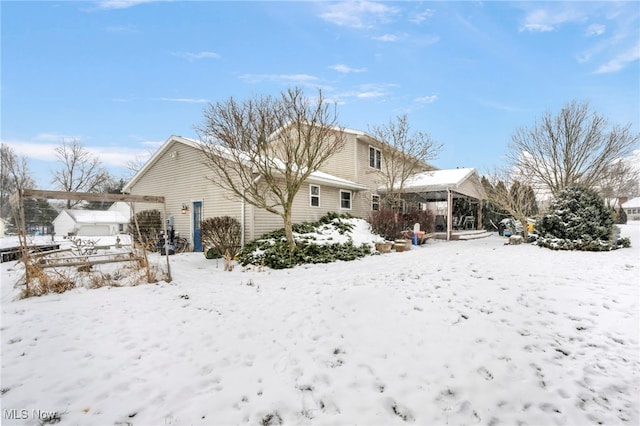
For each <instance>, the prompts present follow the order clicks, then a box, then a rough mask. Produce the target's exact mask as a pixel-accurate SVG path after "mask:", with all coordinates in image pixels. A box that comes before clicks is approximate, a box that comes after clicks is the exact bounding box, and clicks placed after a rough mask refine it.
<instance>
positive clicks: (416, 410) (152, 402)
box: [0, 222, 640, 425]
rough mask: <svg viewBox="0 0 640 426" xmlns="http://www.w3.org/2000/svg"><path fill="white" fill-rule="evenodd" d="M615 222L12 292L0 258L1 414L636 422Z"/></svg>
mask: <svg viewBox="0 0 640 426" xmlns="http://www.w3.org/2000/svg"><path fill="white" fill-rule="evenodd" d="M622 235H623V236H629V237H630V238H631V242H632V247H631V248H629V249H622V250H617V251H613V252H607V253H585V252H554V251H551V250H548V249H541V248H538V247H535V246H531V245H518V246H507V245H504V244H503V242H504V240H503V239H501V238H500V237H498V236H495V237H490V238H485V239H481V240H475V241H457V242H444V241H432V240H430V241H429V242H428V243H427V244H426V245H424V246H421V247H417V248H413V249H412V250H411V251H409V252H404V253H390V254H385V255H379V256H370V257H367V258H365V259H362V260H358V261H353V262H337V263H333V264H326V265H312V266H304V267H298V268H295V269H292V270H278V271H274V270H264V271H258V270H243V268H241V267H236V268H235V270H234V271H232V272H224V271H223V264H222V261H218V260H206V259H205V258H204V256H203V255H202V254H201V253H189V254H181V255H175V256H171V267H172V273H173V281H172V282H171V283H165V282H162V283H159V284H157V285H140V286H136V287H119V288H116V287H113V288H100V289H95V290H87V289H76V290H73V291H70V292H67V293H64V294H53V295H47V296H43V297H36V298H30V299H25V300H14V298H15V295H16V294H17V290H16V289H14V287H13V286H14V282H15V280H16V278H17V276H18V275H19V273H20V271H19V266H18V265H17V264H16V263H15V262H11V263H4V264H2V317H1V320H2V325H1V339H2V383H1V386H0V387H1V388H2V397H1V404H2V420H1V423H2V424H3V425H4V424H7V425H35V424H42V423H44V424H46V423H47V422H49V423H52V422H54V421H56V420H57V419H60V420H61V422H60V424H62V425H76V424H78V425H129V424H133V425H170V424H171V425H192V424H193V425H199V424H202V425H227V424H262V425H269V424H270V425H274V424H280V423H282V424H288V425H291V424H317V425H319V424H330V425H355V424H359V425H392V424H406V423H413V424H421V425H444V424H485V425H487V424H488V425H498V424H528V425H554V424H564V425H584V424H607V425H611V424H628V425H637V424H638V423H639V422H640V415H639V406H640V401H639V395H640V373H639V372H640V346H639V336H640V314H639V312H640V306H639V301H640V291H639V289H640V278H639V277H640V274H639V272H640V224H639V223H638V222H635V223H631V224H629V225H625V226H622ZM52 413H55V414H53V415H52ZM38 416H40V419H39V418H38ZM47 416H49V417H47Z"/></svg>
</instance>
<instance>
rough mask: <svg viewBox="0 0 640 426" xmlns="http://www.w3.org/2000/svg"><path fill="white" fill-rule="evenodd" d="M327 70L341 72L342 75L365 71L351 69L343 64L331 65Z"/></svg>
mask: <svg viewBox="0 0 640 426" xmlns="http://www.w3.org/2000/svg"><path fill="white" fill-rule="evenodd" d="M329 68H331V69H332V70H334V71H338V72H341V73H343V74H349V73H352V72H365V71H366V70H367V69H366V68H351V67H350V66H348V65H344V64H336V65H332V66H330V67H329Z"/></svg>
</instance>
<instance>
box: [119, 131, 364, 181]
mask: <svg viewBox="0 0 640 426" xmlns="http://www.w3.org/2000/svg"><path fill="white" fill-rule="evenodd" d="M349 131H351V130H349ZM353 132H356V131H355V130H354V131H353ZM363 134H364V133H363ZM172 142H179V143H182V144H184V145H187V146H190V147H193V148H196V149H197V148H198V141H196V140H195V139H190V138H185V137H182V136H175V135H172V136H170V137H169V139H167V140H166V141H165V142H164V143H163V144H162V146H161V147H160V149H158V150H157V151H156V152H155V153H154V154H153V156H152V157H151V158H150V159H149V160H148V161H147V162H146V163H145V165H144V166H143V167H142V168H141V169H140V170H139V171H138V173H136V174H135V176H134V177H133V178H131V180H130V181H129V182H128V183H127V184H126V185H125V187H124V192H129V191H130V190H131V186H132V185H133V184H134V183H135V182H136V181H137V180H138V179H140V177H141V176H143V175H144V174H145V173H146V172H147V170H148V169H149V168H150V167H151V165H152V164H154V163H155V162H156V161H157V159H158V158H160V157H161V156H162V154H163V153H164V152H165V151H167V150H168V149H169V147H170V146H171V144H172ZM308 181H309V182H311V183H320V184H323V185H328V186H334V187H340V188H344V189H353V190H364V189H367V187H366V186H363V185H360V184H357V183H355V182H352V181H349V180H346V179H342V178H339V177H337V176H333V175H331V174H329V173H324V172H313V173H311V176H310V177H309V179H308Z"/></svg>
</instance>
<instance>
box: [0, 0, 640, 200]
mask: <svg viewBox="0 0 640 426" xmlns="http://www.w3.org/2000/svg"><path fill="white" fill-rule="evenodd" d="M0 13H1V18H2V39H1V42H2V46H1V47H2V62H1V65H2V67H1V72H2V75H1V83H2V86H1V90H2V91H1V96H2V110H1V113H2V116H1V133H0V137H1V139H2V142H3V143H6V144H8V145H10V146H12V147H13V148H14V149H15V150H16V151H17V152H18V153H19V154H21V155H25V156H27V157H28V158H29V164H30V168H31V171H32V174H33V175H34V176H35V177H36V179H37V181H38V186H39V187H40V188H51V184H50V180H51V172H52V170H54V169H56V168H57V167H59V166H58V164H56V162H55V155H54V153H53V148H54V147H55V146H58V145H60V143H61V142H62V140H63V139H66V140H72V139H77V140H79V141H80V142H81V143H82V144H83V146H85V147H86V148H87V149H89V150H90V151H91V152H92V153H94V154H95V155H98V156H99V158H100V159H101V160H102V162H103V164H104V166H105V167H107V168H108V169H109V171H110V172H111V173H112V174H114V176H116V177H127V176H128V175H129V171H128V170H127V169H126V168H124V167H123V165H124V164H126V163H127V162H130V161H132V160H136V159H138V160H139V159H143V158H145V156H148V155H149V153H150V152H152V151H154V150H155V149H156V148H157V147H158V146H159V145H160V144H161V143H162V142H163V141H165V140H166V139H167V138H168V137H169V136H170V135H172V134H177V135H182V136H186V137H196V133H195V131H194V126H195V125H199V124H201V123H202V121H203V110H204V109H205V107H206V106H207V104H208V103H209V102H217V101H223V100H226V99H227V98H229V97H230V96H233V97H235V98H237V99H246V98H249V97H252V96H256V95H263V94H277V93H279V92H280V91H282V90H285V89H286V88H288V87H292V86H301V87H303V88H304V89H305V91H306V92H307V94H309V95H313V94H315V91H316V89H317V88H322V90H323V92H324V94H325V96H326V97H327V98H328V99H330V100H332V101H335V102H337V104H338V112H339V116H340V121H341V123H342V125H344V126H346V127H349V128H353V129H358V130H363V131H367V130H368V129H369V126H372V125H380V124H384V123H385V122H388V121H389V120H390V119H392V118H394V117H396V116H397V115H399V114H404V113H406V114H408V117H409V122H410V124H411V128H412V129H413V130H416V131H423V132H427V133H429V134H430V135H431V136H432V137H433V139H435V140H436V141H438V142H439V143H441V144H443V147H444V149H443V151H442V152H441V154H440V155H439V157H438V159H436V160H434V161H433V164H434V165H435V166H437V167H440V168H455V167H476V168H477V169H478V170H479V171H480V172H481V173H482V172H485V171H489V170H490V169H492V168H493V167H494V166H499V165H500V164H501V161H502V160H503V154H504V153H505V151H506V149H507V145H508V144H509V142H510V139H511V135H512V134H513V133H514V131H515V130H516V129H517V128H518V127H521V126H527V127H528V126H531V125H533V124H534V122H535V120H536V119H537V118H539V117H540V116H541V115H542V114H543V113H544V112H545V111H551V112H555V111H558V110H559V109H560V108H561V107H562V106H563V105H564V104H565V103H567V102H569V101H571V100H578V101H588V102H590V105H591V108H592V109H593V110H594V111H597V112H599V113H600V114H602V115H604V116H606V117H608V118H609V119H610V121H611V122H612V123H616V124H628V123H631V124H632V129H633V131H634V132H636V133H637V132H639V131H640V122H639V121H640V61H639V59H640V3H639V2H635V1H634V2H502V1H500V2H493V1H487V2H465V1H458V2H418V1H405V2H370V1H358V2H325V1H322V2H311V1H304V2H284V1H278V2H276V1H272V2H221V1H191V2H183V1H175V2H153V1H142V0H106V1H97V2H88V1H84V2H69V1H46V2H22V1H20V2H17V1H15V2H14V1H3V2H2V3H0Z"/></svg>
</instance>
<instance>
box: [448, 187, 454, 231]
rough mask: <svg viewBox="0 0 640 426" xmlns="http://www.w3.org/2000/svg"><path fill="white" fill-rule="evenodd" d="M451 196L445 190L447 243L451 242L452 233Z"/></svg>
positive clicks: (449, 191) (449, 192)
mask: <svg viewBox="0 0 640 426" xmlns="http://www.w3.org/2000/svg"><path fill="white" fill-rule="evenodd" d="M451 222H453V194H452V193H451V190H450V189H447V241H449V240H451V234H452V233H453V224H452V223H451Z"/></svg>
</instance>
